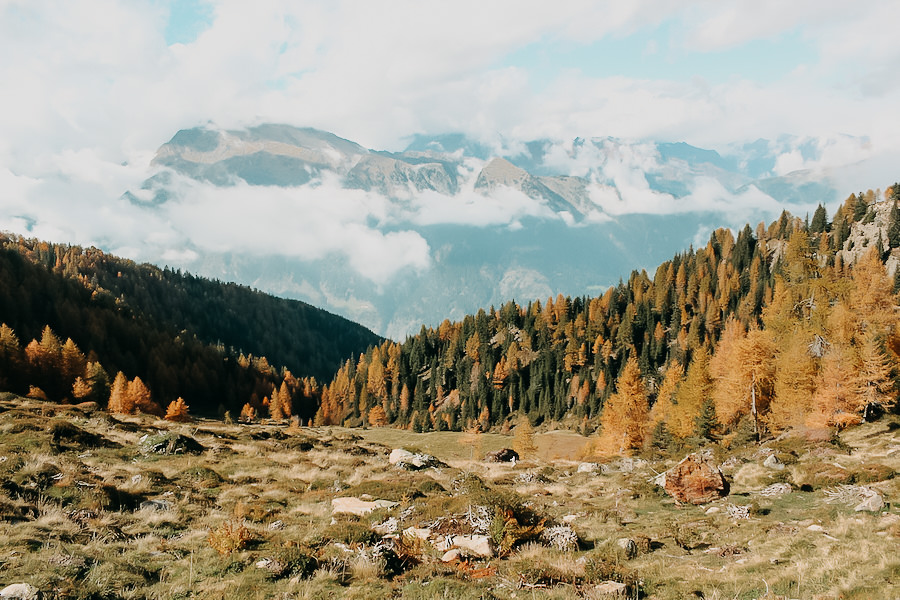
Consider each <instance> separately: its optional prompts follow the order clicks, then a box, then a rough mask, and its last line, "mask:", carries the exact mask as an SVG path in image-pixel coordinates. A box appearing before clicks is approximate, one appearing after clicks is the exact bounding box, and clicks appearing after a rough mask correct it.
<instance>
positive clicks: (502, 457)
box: [484, 448, 519, 464]
mask: <svg viewBox="0 0 900 600" xmlns="http://www.w3.org/2000/svg"><path fill="white" fill-rule="evenodd" d="M484 460H485V461H487V462H508V463H513V464H515V463H516V461H517V460H519V453H518V452H516V451H515V450H513V449H512V448H502V449H500V450H494V451H493V452H488V453H487V454H485V455H484Z"/></svg>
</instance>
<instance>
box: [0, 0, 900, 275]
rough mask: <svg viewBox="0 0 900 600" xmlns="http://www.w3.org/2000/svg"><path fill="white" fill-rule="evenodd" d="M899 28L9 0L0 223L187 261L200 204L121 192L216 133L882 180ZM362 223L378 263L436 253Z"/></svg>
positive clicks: (739, 8) (368, 3)
mask: <svg viewBox="0 0 900 600" xmlns="http://www.w3.org/2000/svg"><path fill="white" fill-rule="evenodd" d="M897 22H900V2H894V1H884V0H854V1H853V2H850V1H843V0H841V1H838V0H815V1H813V0H792V1H791V2H784V1H782V0H753V1H749V0H748V1H744V0H735V1H731V2H721V1H719V0H690V1H683V0H629V1H628V2H623V1H621V0H613V1H596V0H569V1H564V2H553V3H551V2H546V1H543V0H537V1H530V0H512V1H509V0H493V1H491V2H484V1H483V0H477V1H469V0H457V1H454V2H434V1H429V0H391V1H378V0H357V1H340V0H334V1H331V0H329V1H303V0H256V1H254V2H247V1H246V0H210V1H205V0H127V1H125V0H123V1H119V0H67V1H66V2H58V1H51V0H0V81H2V82H3V93H2V94H0V230H11V231H13V232H15V233H26V232H27V233H28V234H30V235H35V236H37V237H41V238H44V239H50V240H52V241H68V242H74V243H82V244H90V243H98V242H100V243H98V245H102V243H105V245H106V246H107V247H109V248H110V249H112V250H118V251H120V252H121V253H123V254H125V255H131V256H132V257H138V256H141V253H142V252H144V253H145V254H146V252H145V251H143V250H142V249H141V247H139V245H135V244H130V243H129V242H130V241H133V240H135V239H143V240H144V242H143V243H144V244H146V243H151V244H155V247H156V248H162V250H160V252H163V253H164V252H169V253H178V252H184V249H183V248H182V246H183V244H182V243H181V242H183V238H185V237H186V236H187V237H193V236H195V235H196V236H198V237H202V236H203V235H204V234H206V235H210V234H209V232H204V231H203V230H189V229H187V228H185V227H180V226H179V225H178V224H177V223H174V224H173V221H174V220H175V219H178V218H183V219H194V220H197V219H200V218H201V213H200V211H199V210H198V208H197V206H193V207H181V208H180V210H179V211H174V212H169V213H165V214H163V213H157V214H147V213H139V212H135V210H136V209H134V207H132V206H129V205H127V203H125V202H124V201H123V200H122V199H121V195H122V193H123V192H124V191H125V190H128V189H135V188H137V187H139V185H140V183H141V182H142V181H143V180H144V179H145V178H146V177H147V176H148V173H149V172H150V171H149V168H150V167H149V165H150V161H151V159H152V158H153V156H154V154H155V152H156V150H157V148H159V146H160V145H161V144H163V143H165V142H166V141H167V140H169V139H170V138H171V137H172V136H173V135H174V133H175V132H176V131H178V130H179V129H184V128H190V127H195V126H200V125H205V124H212V125H214V126H217V127H226V128H239V127H245V126H249V125H253V124H259V123H267V122H274V123H287V124H292V125H297V126H310V127H316V128H320V129H324V130H327V131H331V132H334V133H336V134H338V135H340V136H342V137H345V138H347V139H351V140H353V141H355V142H358V143H360V144H362V145H363V146H365V147H368V148H376V149H388V150H402V149H403V148H404V147H405V145H406V144H407V143H408V142H409V140H410V139H411V136H413V135H415V134H440V133H447V132H462V133H465V134H467V135H469V136H471V137H473V138H476V139H484V140H487V141H491V140H497V139H503V140H505V141H506V142H507V143H512V142H515V141H524V140H531V139H538V138H551V139H555V140H572V139H574V138H576V137H585V138H590V137H594V136H600V137H602V136H612V137H616V138H620V139H624V140H637V141H647V140H653V141H672V142H677V141H686V142H688V143H691V144H693V145H696V146H699V147H703V148H712V149H717V150H720V151H723V152H725V151H726V150H727V149H728V148H730V147H732V146H734V145H739V144H742V143H747V142H752V141H754V140H757V139H759V138H765V139H768V140H778V139H779V138H780V136H794V138H795V139H800V140H807V141H808V142H809V143H812V144H813V145H816V146H817V147H818V148H819V149H820V150H821V151H820V152H818V153H817V154H816V156H815V157H813V158H810V157H808V156H804V154H803V152H801V150H800V149H798V148H797V147H786V148H784V149H783V151H780V152H781V154H780V155H779V157H778V160H779V162H778V166H777V168H776V171H781V172H788V171H791V170H794V169H801V168H819V167H822V168H825V167H830V166H846V165H852V164H854V163H858V162H860V161H866V162H865V164H866V165H867V167H866V169H867V170H866V177H869V178H871V179H870V180H871V184H870V186H871V187H876V186H878V187H884V186H886V185H889V184H890V183H892V182H893V181H894V180H895V179H897V178H898V174H897V173H896V172H894V171H893V169H894V168H895V165H896V164H897V161H896V158H897V157H898V156H900V111H898V110H897V107H898V106H900V77H898V75H900V44H898V43H897V42H896V36H895V35H894V33H893V24H894V23H897ZM773 143H775V142H773ZM775 174H779V173H775ZM360 202H367V203H370V204H371V203H372V202H375V203H376V204H377V200H376V201H373V200H372V199H371V198H363V199H361V200H360ZM211 205H212V206H214V205H215V202H212V203H211ZM273 206H277V204H275V205H273ZM618 210H620V212H627V211H628V210H630V208H629V206H628V202H627V199H626V201H625V202H624V203H623V205H622V206H620V207H619V208H618ZM644 210H647V209H646V207H645V208H644ZM233 218H234V219H235V220H236V221H234V222H232V223H231V226H232V228H233V229H234V230H235V233H234V235H235V236H239V235H240V232H239V231H237V230H240V229H241V228H242V227H243V226H244V225H245V224H246V222H245V221H237V220H238V219H246V215H241V214H240V211H235V213H234V216H233ZM23 229H25V230H27V231H23ZM249 229H251V230H253V231H261V230H264V227H263V225H262V224H260V223H257V224H255V227H250V228H249ZM363 229H364V230H365V231H364V232H365V233H366V235H370V234H371V235H375V236H376V237H375V238H372V240H373V241H372V244H374V245H373V246H372V248H379V247H382V246H383V247H384V248H386V249H390V248H395V249H397V252H410V251H411V250H410V248H419V249H421V239H415V237H414V236H413V237H409V236H407V237H406V238H404V237H403V235H404V234H405V232H397V233H395V234H392V235H388V234H384V233H380V234H379V233H378V232H375V233H373V232H372V231H371V230H368V229H365V227H363ZM378 235H380V236H381V237H380V238H379V237H377V236H378ZM364 238H365V236H362V237H360V236H354V239H357V240H358V239H364ZM211 243H212V242H211ZM370 250H371V248H369V247H366V248H365V249H364V251H365V252H369V251H370ZM386 251H387V250H386ZM298 252H301V250H298ZM171 255H172V256H174V255H175V254H171ZM410 264H414V265H419V266H421V264H422V263H421V257H418V258H415V259H412V258H411V259H410ZM360 268H361V269H362V268H363V266H361V267H360ZM389 275H390V273H387V274H385V277H387V276H389Z"/></svg>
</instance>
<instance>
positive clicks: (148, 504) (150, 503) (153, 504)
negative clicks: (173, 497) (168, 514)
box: [139, 500, 172, 511]
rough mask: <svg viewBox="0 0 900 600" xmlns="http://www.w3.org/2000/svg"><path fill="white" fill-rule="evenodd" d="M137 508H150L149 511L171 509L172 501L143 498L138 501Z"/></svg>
mask: <svg viewBox="0 0 900 600" xmlns="http://www.w3.org/2000/svg"><path fill="white" fill-rule="evenodd" d="M139 508H140V509H141V510H151V511H156V510H159V511H162V510H171V509H172V503H171V502H167V501H166V500H144V501H143V502H141V503H140V505H139Z"/></svg>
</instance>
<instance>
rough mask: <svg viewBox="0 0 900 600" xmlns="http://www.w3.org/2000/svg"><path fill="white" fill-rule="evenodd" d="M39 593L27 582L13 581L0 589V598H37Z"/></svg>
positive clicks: (10, 599) (25, 599)
mask: <svg viewBox="0 0 900 600" xmlns="http://www.w3.org/2000/svg"><path fill="white" fill-rule="evenodd" d="M40 597H41V593H40V592H39V591H38V589H37V588H36V587H34V586H33V585H30V584H28V583H14V584H12V585H8V586H6V587H5V588H3V589H2V590H0V598H3V599H4V600H37V599H38V598H40Z"/></svg>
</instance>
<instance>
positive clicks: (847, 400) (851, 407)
mask: <svg viewBox="0 0 900 600" xmlns="http://www.w3.org/2000/svg"><path fill="white" fill-rule="evenodd" d="M851 359H852V356H851V353H850V351H849V350H848V349H846V348H844V347H842V346H839V345H833V346H831V347H830V348H829V349H828V352H827V353H826V354H825V356H824V358H823V359H822V370H821V372H820V373H819V377H818V381H817V385H816V391H815V394H814V395H813V398H812V404H813V406H812V410H811V412H810V414H809V415H808V416H807V419H806V423H807V425H809V426H811V427H831V426H834V427H837V428H838V429H843V428H844V427H847V426H850V425H856V424H858V423H860V422H861V421H862V417H861V415H860V413H861V412H862V408H863V407H862V406H860V397H861V393H860V392H861V389H860V385H859V377H858V372H857V370H856V367H855V366H854V365H853V364H852V360H851Z"/></svg>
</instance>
